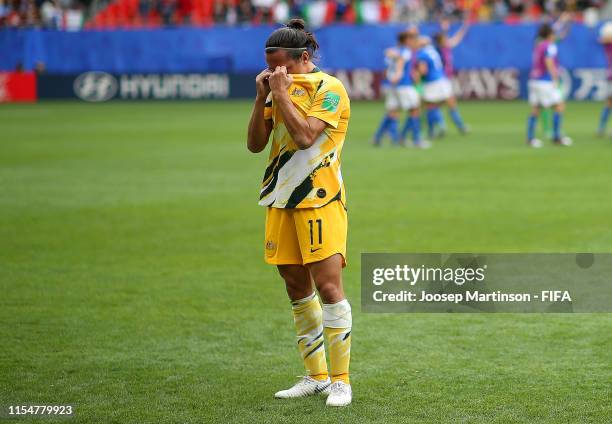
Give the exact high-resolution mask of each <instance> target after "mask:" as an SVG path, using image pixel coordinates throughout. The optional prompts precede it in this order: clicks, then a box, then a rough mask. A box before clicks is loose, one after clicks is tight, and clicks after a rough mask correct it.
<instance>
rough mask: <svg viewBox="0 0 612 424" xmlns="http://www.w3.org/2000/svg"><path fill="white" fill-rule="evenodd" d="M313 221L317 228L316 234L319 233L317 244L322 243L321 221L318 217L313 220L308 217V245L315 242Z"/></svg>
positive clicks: (312, 244)
mask: <svg viewBox="0 0 612 424" xmlns="http://www.w3.org/2000/svg"><path fill="white" fill-rule="evenodd" d="M315 222H316V223H317V230H318V231H317V232H318V235H319V243H318V244H323V221H322V220H321V219H320V218H318V219H316V220H314V221H313V220H312V219H309V220H308V227H309V228H310V245H311V246H314V244H315V240H314V231H313V229H314V223H315Z"/></svg>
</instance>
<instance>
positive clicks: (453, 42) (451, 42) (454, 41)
mask: <svg viewBox="0 0 612 424" xmlns="http://www.w3.org/2000/svg"><path fill="white" fill-rule="evenodd" d="M468 28H469V26H468V24H467V22H464V23H463V25H461V28H459V30H458V31H457V32H456V33H454V34H453V36H452V37H448V47H450V48H451V49H454V48H455V47H457V46H458V45H459V43H461V42H462V41H463V38H464V37H465V34H467V31H468Z"/></svg>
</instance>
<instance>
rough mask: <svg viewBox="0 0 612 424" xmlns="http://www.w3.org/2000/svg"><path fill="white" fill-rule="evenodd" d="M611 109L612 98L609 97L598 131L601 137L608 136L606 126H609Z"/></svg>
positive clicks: (600, 118)
mask: <svg viewBox="0 0 612 424" xmlns="http://www.w3.org/2000/svg"><path fill="white" fill-rule="evenodd" d="M610 108H612V97H608V99H607V100H606V104H605V105H604V108H603V109H602V111H601V115H600V117H599V127H598V129H597V134H598V135H599V136H600V137H603V136H604V135H606V126H607V125H608V118H609V117H610Z"/></svg>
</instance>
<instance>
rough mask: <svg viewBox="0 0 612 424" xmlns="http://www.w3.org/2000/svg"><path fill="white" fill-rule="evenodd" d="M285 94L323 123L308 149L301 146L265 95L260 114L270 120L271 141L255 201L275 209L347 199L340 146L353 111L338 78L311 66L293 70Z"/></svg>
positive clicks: (314, 205)
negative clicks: (298, 71) (297, 71)
mask: <svg viewBox="0 0 612 424" xmlns="http://www.w3.org/2000/svg"><path fill="white" fill-rule="evenodd" d="M291 76H292V77H293V83H292V84H291V85H290V86H289V90H288V91H289V96H290V98H291V101H292V103H293V105H294V106H295V108H296V109H297V110H298V111H299V112H300V113H301V114H302V116H303V117H304V118H306V117H308V116H313V117H315V118H318V119H320V120H322V121H324V122H325V123H327V126H326V127H325V129H324V130H323V132H322V133H321V135H320V136H319V137H318V138H317V140H316V141H315V142H314V143H313V144H312V146H310V147H309V148H307V149H303V150H300V149H299V148H298V147H297V145H296V144H295V142H294V141H293V139H292V138H291V135H290V134H289V132H288V131H287V128H286V127H285V124H284V123H283V117H282V114H281V111H280V110H279V109H278V108H277V107H276V105H275V104H274V102H273V101H272V94H270V95H269V96H268V98H267V99H266V105H265V108H264V119H267V120H272V122H273V130H272V146H271V148H270V156H269V160H268V165H267V168H266V171H265V173H264V178H263V182H262V188H261V192H260V196H259V204H260V205H262V206H268V207H273V208H287V209H294V208H319V207H321V206H325V205H326V204H328V203H330V202H331V201H333V200H340V201H342V202H343V203H344V204H346V195H345V193H344V183H343V181H342V172H341V170H340V158H341V154H342V146H343V144H344V138H345V136H346V131H347V129H348V121H349V117H350V114H351V107H350V100H349V97H348V94H347V93H346V90H345V88H344V86H343V85H342V83H341V82H340V81H339V80H338V79H337V78H335V77H333V76H331V75H328V74H326V73H324V72H321V71H320V70H319V69H318V68H315V69H314V71H313V72H310V73H308V74H291Z"/></svg>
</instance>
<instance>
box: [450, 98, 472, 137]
mask: <svg viewBox="0 0 612 424" xmlns="http://www.w3.org/2000/svg"><path fill="white" fill-rule="evenodd" d="M446 105H447V106H448V113H449V115H450V117H451V119H452V121H453V123H454V124H455V126H456V127H457V129H458V130H459V132H460V133H461V134H467V129H466V126H465V123H464V122H463V118H462V117H461V114H460V113H459V108H458V107H457V99H456V98H455V96H450V97H449V98H448V99H447V100H446Z"/></svg>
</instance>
